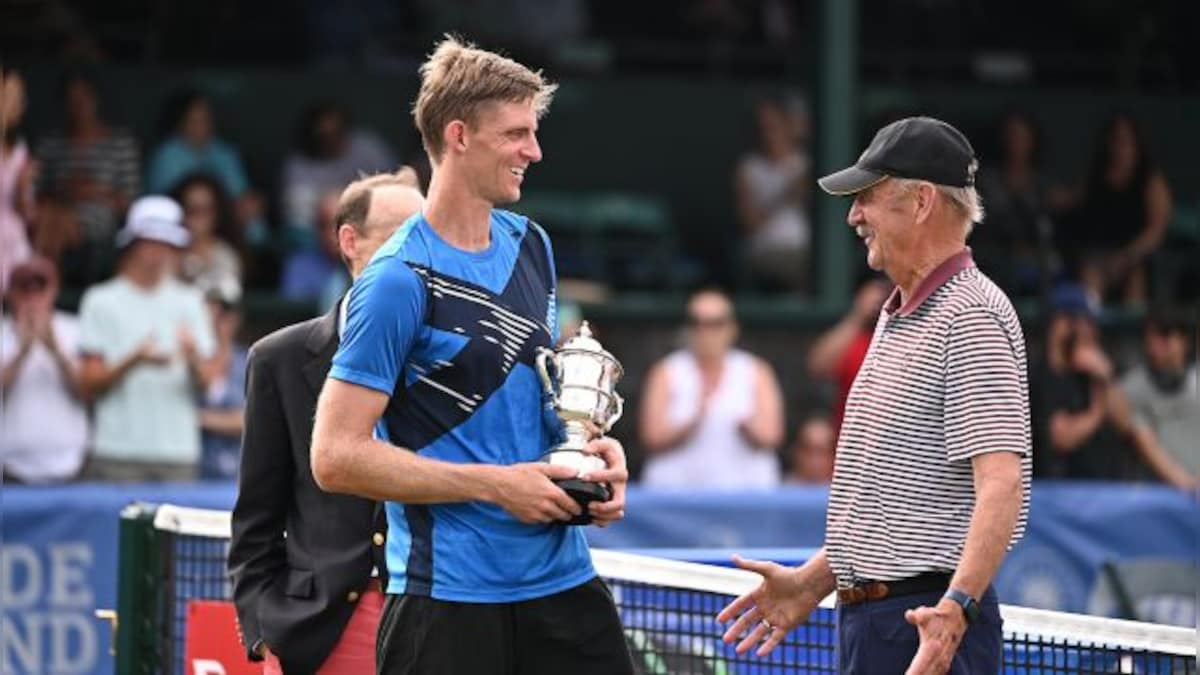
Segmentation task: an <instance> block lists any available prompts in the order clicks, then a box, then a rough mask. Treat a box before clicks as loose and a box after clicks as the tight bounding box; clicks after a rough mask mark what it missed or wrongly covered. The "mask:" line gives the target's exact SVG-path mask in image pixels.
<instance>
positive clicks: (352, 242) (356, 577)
mask: <svg viewBox="0 0 1200 675" xmlns="http://www.w3.org/2000/svg"><path fill="white" fill-rule="evenodd" d="M423 201H424V200H423V197H422V196H421V193H420V191H419V190H418V189H417V182H416V174H415V173H414V172H413V171H412V169H409V168H407V167H405V168H403V169H401V170H400V171H398V172H396V173H394V174H390V173H389V174H379V175H375V176H371V177H369V178H364V179H361V180H358V181H355V182H354V183H351V184H350V185H349V186H348V187H347V188H346V189H345V190H344V191H343V192H342V195H341V197H340V199H339V200H338V205H337V212H336V215H335V216H334V218H333V220H334V223H333V225H331V227H333V228H335V229H336V240H337V242H338V247H339V250H340V252H341V256H342V258H343V260H344V261H345V262H346V266H347V267H348V268H349V271H350V275H351V276H352V277H355V278H357V277H358V275H359V274H361V273H362V270H363V268H364V267H366V265H367V262H368V261H369V260H370V259H371V256H372V255H374V253H375V251H376V250H377V249H378V248H379V247H380V246H381V245H383V243H384V242H385V241H387V239H388V237H390V236H391V235H392V233H393V232H395V231H396V228H397V227H399V226H400V224H401V223H403V222H404V221H405V220H407V219H408V218H409V217H410V216H412V215H413V214H414V213H417V212H418V211H420V209H421V206H422V203H423ZM344 323H345V299H343V300H342V301H341V302H339V303H337V304H336V305H335V306H334V307H333V309H331V310H330V311H329V312H327V313H326V314H325V315H324V316H322V317H318V318H315V319H310V320H308V321H305V322H303V323H299V324H296V325H294V326H289V327H287V328H283V329H281V330H279V331H276V332H274V333H272V334H271V335H268V336H267V337H264V338H263V339H261V340H259V341H258V342H257V343H255V345H254V346H253V348H252V351H251V354H250V359H249V366H248V371H249V377H248V378H247V385H246V387H247V392H246V417H245V434H244V436H243V439H242V454H241V471H240V473H239V482H238V499H237V504H236V505H235V506H234V510H233V540H232V543H231V545H230V549H229V569H230V573H231V574H232V576H233V584H234V586H233V589H234V603H235V604H236V605H237V611H238V620H239V624H240V626H241V631H242V639H243V642H244V643H245V645H246V647H247V650H248V653H249V656H250V658H251V660H255V661H261V660H264V659H265V660H266V662H267V663H266V669H265V672H267V673H282V672H303V673H316V672H319V673H324V674H326V675H335V674H338V673H346V674H352V673H373V672H375V632H376V629H377V628H378V625H379V614H380V610H381V608H382V605H383V596H382V593H381V592H380V588H381V586H380V583H379V581H378V579H377V578H373V574H372V570H373V569H374V570H376V573H386V567H385V566H384V564H383V544H384V541H385V536H386V535H385V533H386V530H387V525H386V522H385V521H384V518H383V513H382V510H381V509H380V508H379V505H377V504H376V502H374V501H372V500H370V499H363V498H360V497H353V496H349V495H334V494H329V493H327V492H323V491H321V489H320V488H319V487H317V484H316V482H315V481H314V480H313V475H312V470H311V468H310V460H309V443H310V441H311V438H312V420H313V414H314V412H315V410H316V407H317V394H318V393H319V392H320V390H321V386H322V384H323V383H324V382H325V377H326V375H327V374H328V372H329V364H330V360H331V359H332V358H333V354H334V352H335V351H336V350H337V345H338V339H339V337H340V336H341V334H342V331H343V329H344Z"/></svg>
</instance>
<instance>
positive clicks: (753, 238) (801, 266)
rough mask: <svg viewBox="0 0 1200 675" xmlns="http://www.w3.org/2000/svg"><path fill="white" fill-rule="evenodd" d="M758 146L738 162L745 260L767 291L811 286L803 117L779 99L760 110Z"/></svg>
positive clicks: (737, 193)
mask: <svg viewBox="0 0 1200 675" xmlns="http://www.w3.org/2000/svg"><path fill="white" fill-rule="evenodd" d="M756 115H757V116H756V119H757V123H758V147H757V148H756V149H755V150H753V151H751V152H750V153H749V154H747V155H746V156H744V157H743V158H742V159H741V161H739V162H738V165H737V170H736V174H735V186H736V191H735V197H736V200H737V212H738V218H739V220H740V221H741V226H742V235H743V237H744V240H743V241H744V247H743V255H744V258H743V261H742V263H743V265H744V266H745V268H746V270H747V271H748V272H749V276H750V281H751V282H752V283H753V284H754V285H755V287H757V288H762V289H765V290H788V291H804V290H806V289H807V287H808V273H809V242H810V239H811V226H810V224H809V220H808V190H809V183H810V182H811V181H810V180H809V178H808V174H809V160H808V155H807V153H805V152H804V151H803V150H802V148H801V146H800V144H799V142H798V135H799V131H800V129H801V128H802V125H801V122H800V120H798V119H797V116H796V115H795V114H793V113H790V112H789V111H788V110H787V108H786V107H785V106H784V104H782V103H780V102H778V101H762V102H760V103H759V104H758V108H757V110H756Z"/></svg>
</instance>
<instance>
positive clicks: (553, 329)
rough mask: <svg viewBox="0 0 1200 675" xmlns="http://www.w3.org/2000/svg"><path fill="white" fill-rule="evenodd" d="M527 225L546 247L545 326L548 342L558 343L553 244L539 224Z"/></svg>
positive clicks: (555, 271) (531, 223)
mask: <svg viewBox="0 0 1200 675" xmlns="http://www.w3.org/2000/svg"><path fill="white" fill-rule="evenodd" d="M529 227H532V228H534V230H535V231H536V232H537V235H538V236H539V237H541V239H542V244H543V245H544V246H545V247H546V263H547V264H548V265H549V266H550V296H549V298H548V300H549V301H548V305H547V308H546V309H547V311H546V327H547V328H549V329H550V344H552V345H556V344H558V341H559V339H560V338H561V337H562V335H561V333H560V331H559V326H558V270H557V269H556V268H555V265H554V246H553V245H552V244H551V243H550V235H548V234H546V230H545V229H544V228H542V226H541V225H538V224H537V223H535V222H533V221H532V220H531V221H529Z"/></svg>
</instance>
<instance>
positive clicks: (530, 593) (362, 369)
mask: <svg viewBox="0 0 1200 675" xmlns="http://www.w3.org/2000/svg"><path fill="white" fill-rule="evenodd" d="M554 304H555V272H554V258H553V255H552V253H551V249H550V243H549V239H548V238H547V237H546V234H545V232H543V231H542V229H541V228H540V227H538V226H537V225H536V224H534V223H532V222H531V221H529V220H528V219H527V218H525V217H523V216H519V215H517V214H514V213H509V212H507V211H500V210H493V211H492V214H491V243H490V245H489V246H488V248H487V249H486V250H484V251H480V252H469V251H463V250H460V249H457V248H454V247H453V246H450V245H449V244H447V243H446V242H445V241H443V240H442V239H441V237H439V236H438V235H437V233H436V232H435V231H434V229H433V227H431V226H430V224H429V222H428V221H426V220H425V218H424V215H423V214H420V213H418V214H416V215H414V216H413V217H412V218H410V219H408V220H407V221H406V222H405V223H404V224H403V225H402V226H401V227H400V229H398V230H397V231H396V233H395V234H393V235H392V237H391V238H390V239H389V240H388V241H387V243H385V244H384V245H383V246H382V247H381V248H380V249H379V251H377V252H376V253H375V256H374V257H373V258H372V259H371V262H370V264H369V265H368V266H367V268H366V269H365V270H364V271H363V273H362V274H361V275H360V276H359V278H358V280H357V281H356V282H355V283H354V286H353V288H352V289H351V291H350V300H349V303H348V309H347V320H346V329H345V332H344V333H343V335H342V341H341V345H340V346H339V348H338V351H337V354H336V355H335V356H334V358H333V367H332V369H331V371H330V377H334V378H337V379H339V380H343V381H345V382H351V383H354V384H357V385H361V386H364V387H369V388H371V389H375V390H378V391H382V392H385V393H387V394H388V395H389V396H390V397H391V398H390V400H389V401H388V405H387V408H386V410H385V412H384V414H383V417H382V419H380V421H379V423H378V424H377V425H376V434H377V436H379V437H380V438H382V439H384V440H386V441H388V442H390V443H392V444H393V445H397V446H400V447H402V448H407V449H409V450H412V451H414V452H416V453H418V454H420V455H422V456H424V457H429V458H432V459H439V460H442V461H447V462H460V463H465V464H499V465H508V464H516V463H519V462H532V461H536V460H538V459H539V458H540V457H541V456H542V455H543V454H544V453H545V452H546V450H548V449H549V448H550V446H551V445H553V444H554V443H556V442H558V439H559V438H560V436H561V433H562V429H561V424H559V423H558V420H557V418H556V417H555V416H554V415H553V413H552V411H550V410H549V408H548V404H547V402H546V400H545V399H546V397H545V396H544V395H543V393H542V387H541V383H540V381H539V380H538V377H537V374H536V372H535V371H534V367H533V364H534V358H535V356H536V355H535V350H536V349H537V348H538V347H543V346H549V345H551V344H552V343H553V341H554V338H555V334H556V332H557V327H556V322H555V319H554V314H555V307H554ZM386 508H387V516H388V528H389V530H388V541H387V564H388V572H389V573H390V580H389V582H388V589H387V590H388V593H410V594H414V595H423V596H431V597H434V598H436V599H439V600H451V601H458V602H516V601H520V600H528V599H532V598H539V597H544V596H547V595H552V594H554V593H558V592H560V591H564V590H566V589H568V588H572V587H574V586H578V585H579V584H582V583H584V582H586V581H588V580H589V579H591V578H592V577H594V576H595V571H594V570H593V568H592V564H591V557H590V556H589V555H588V551H587V545H586V543H585V541H584V537H583V533H582V532H581V531H580V529H579V528H576V527H564V526H562V525H525V524H523V523H521V522H519V521H518V520H517V519H516V518H514V517H513V516H512V515H510V514H509V513H508V512H506V511H504V510H503V509H501V508H500V507H499V506H496V505H495V504H489V503H483V502H463V503H447V504H433V505H424V504H402V503H397V502H388V503H387V506H386Z"/></svg>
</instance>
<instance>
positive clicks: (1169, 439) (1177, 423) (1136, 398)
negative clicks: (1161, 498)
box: [1121, 309, 1200, 490]
mask: <svg viewBox="0 0 1200 675" xmlns="http://www.w3.org/2000/svg"><path fill="white" fill-rule="evenodd" d="M1190 323H1191V322H1190V321H1189V320H1188V318H1187V316H1186V314H1184V313H1182V312H1179V311H1171V310H1164V309H1158V310H1155V311H1152V312H1151V313H1150V316H1149V317H1147V319H1146V326H1145V331H1144V333H1143V338H1144V346H1145V356H1146V360H1145V361H1144V362H1143V363H1141V364H1139V365H1138V366H1137V367H1135V368H1134V369H1132V370H1131V371H1130V372H1129V373H1127V374H1126V375H1125V377H1124V378H1123V379H1122V380H1121V390H1122V391H1123V392H1124V393H1125V396H1126V398H1128V399H1129V405H1130V407H1131V408H1132V410H1133V429H1134V431H1133V440H1134V443H1135V444H1136V445H1137V447H1138V450H1139V451H1141V454H1142V458H1143V459H1144V460H1145V462H1146V464H1147V465H1149V467H1150V469H1151V470H1152V471H1153V474H1154V475H1155V476H1156V477H1158V478H1159V479H1160V480H1162V481H1164V482H1167V483H1170V484H1171V485H1174V486H1175V487H1178V488H1181V489H1184V490H1195V489H1196V487H1197V480H1198V479H1200V391H1198V389H1197V371H1196V365H1195V363H1194V362H1192V361H1191V359H1190V358H1189V355H1188V351H1189V349H1188V346H1189V343H1190V342H1191V341H1192V340H1193V339H1194V338H1195V332H1194V330H1193V329H1192V328H1191V325H1190Z"/></svg>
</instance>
